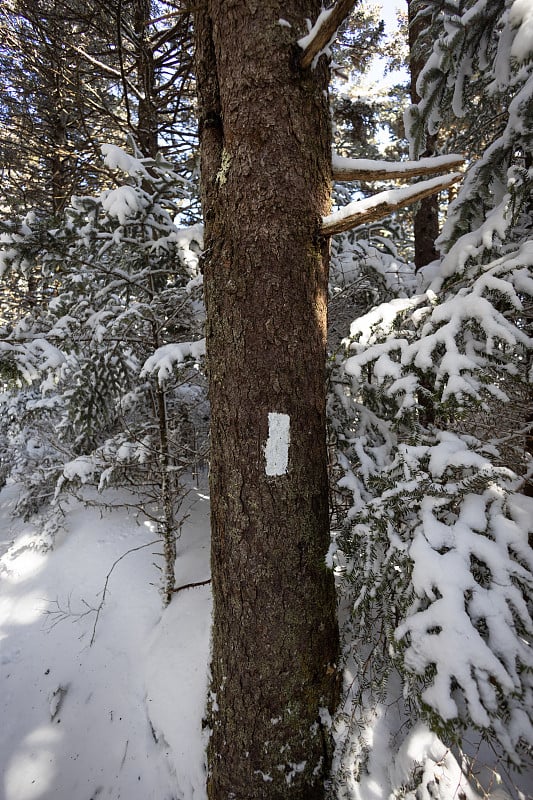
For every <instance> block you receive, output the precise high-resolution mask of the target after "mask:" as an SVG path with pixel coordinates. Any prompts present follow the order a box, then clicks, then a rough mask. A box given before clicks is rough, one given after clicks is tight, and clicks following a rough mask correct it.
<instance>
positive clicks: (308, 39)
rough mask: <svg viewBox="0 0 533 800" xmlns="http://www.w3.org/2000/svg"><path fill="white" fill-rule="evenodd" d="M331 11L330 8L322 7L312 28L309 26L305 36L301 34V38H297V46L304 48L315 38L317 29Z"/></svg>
mask: <svg viewBox="0 0 533 800" xmlns="http://www.w3.org/2000/svg"><path fill="white" fill-rule="evenodd" d="M332 11H333V9H332V8H323V9H322V11H321V12H320V14H319V15H318V17H317V19H316V22H315V24H314V25H313V27H312V28H311V27H310V30H309V33H307V34H306V35H305V36H302V37H301V39H298V46H299V47H301V48H302V50H306V49H307V48H308V47H309V45H310V44H311V42H312V41H313V39H315V38H316V35H317V33H318V31H319V30H320V28H321V27H322V26H323V25H324V23H325V22H326V20H327V19H328V18H329V17H330V16H331V12H332ZM308 24H309V22H308ZM335 35H336V32H335ZM333 38H334V37H333Z"/></svg>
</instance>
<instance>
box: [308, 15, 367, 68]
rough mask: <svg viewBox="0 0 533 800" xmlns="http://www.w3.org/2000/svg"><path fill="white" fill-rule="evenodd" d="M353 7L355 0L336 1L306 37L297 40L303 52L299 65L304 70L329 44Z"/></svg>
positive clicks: (319, 18)
mask: <svg viewBox="0 0 533 800" xmlns="http://www.w3.org/2000/svg"><path fill="white" fill-rule="evenodd" d="M354 5H355V0H338V2H337V3H336V4H335V5H334V6H333V7H332V8H328V9H325V10H324V11H322V12H321V13H320V14H319V16H318V19H317V21H316V22H315V24H314V25H313V27H312V28H311V30H310V31H309V33H308V34H307V36H303V37H302V38H301V39H299V40H298V44H299V45H300V47H301V48H302V50H303V51H304V52H303V55H302V58H301V59H300V64H301V65H302V67H303V68H304V69H307V68H308V67H310V66H311V64H312V63H313V59H314V58H316V56H318V55H319V53H320V52H321V51H322V50H324V49H325V48H326V47H328V45H329V44H331V42H332V40H333V39H334V38H335V34H336V33H337V29H338V28H339V26H340V25H341V24H342V23H343V22H344V20H345V19H346V17H347V16H348V14H349V13H350V11H351V10H352V8H353V7H354Z"/></svg>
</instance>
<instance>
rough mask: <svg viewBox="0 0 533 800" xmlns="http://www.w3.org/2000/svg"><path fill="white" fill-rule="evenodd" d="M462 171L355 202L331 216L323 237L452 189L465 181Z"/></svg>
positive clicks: (323, 231)
mask: <svg viewBox="0 0 533 800" xmlns="http://www.w3.org/2000/svg"><path fill="white" fill-rule="evenodd" d="M462 177H463V174H462V173H461V172H453V173H452V174H451V175H446V176H444V177H442V178H432V179H430V180H428V181H420V183H415V184H414V185H413V186H408V187H405V188H403V189H390V190H388V191H386V192H379V194H375V195H374V196H373V197H368V198H366V199H365V200H355V201H354V202H353V203H348V205H347V206H345V207H344V208H341V209H340V210H339V211H335V212H334V213H333V214H329V215H328V216H327V217H324V218H323V220H322V229H321V233H322V235H323V236H332V235H333V234H335V233H342V232H343V231H348V230H350V229H351V228H356V227H357V226H358V225H363V224H364V223H367V222H376V221H377V220H378V219H383V218H384V217H388V216H389V214H392V212H393V211H397V210H398V209H399V208H404V207H405V206H410V205H412V204H413V203H416V202H417V201H418V200H423V199H424V197H430V196H431V195H432V194H436V193H437V192H441V191H442V190H443V189H449V187H450V186H452V185H453V184H454V183H457V181H459V180H461V178H462Z"/></svg>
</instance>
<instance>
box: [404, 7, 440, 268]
mask: <svg viewBox="0 0 533 800" xmlns="http://www.w3.org/2000/svg"><path fill="white" fill-rule="evenodd" d="M426 2H427V0H422V1H421V2H420V1H417V0H407V17H408V22H409V72H410V78H411V82H410V87H411V92H410V93H411V102H412V103H413V105H415V104H416V103H419V102H420V95H419V94H418V92H417V90H416V82H417V80H418V76H419V75H420V73H421V71H422V68H423V67H424V65H425V63H426V53H427V49H428V48H427V46H426V47H425V46H424V44H425V43H424V38H423V37H424V31H425V28H426V20H427V17H424V16H422V15H421V13H420V12H421V11H422V8H423V4H424V3H426ZM436 151H437V148H436V137H435V136H430V135H429V134H428V135H427V137H426V150H425V152H424V153H423V154H422V155H423V156H433V155H435V153H436ZM438 235H439V196H438V194H435V195H432V196H431V197H426V198H425V199H424V200H421V201H420V204H419V206H418V209H417V211H416V213H415V216H414V237H415V268H416V269H417V270H419V269H420V268H421V267H424V266H425V265H426V264H429V263H430V262H431V261H434V260H435V259H436V258H437V257H438V253H437V251H436V249H435V240H436V238H437V236H438Z"/></svg>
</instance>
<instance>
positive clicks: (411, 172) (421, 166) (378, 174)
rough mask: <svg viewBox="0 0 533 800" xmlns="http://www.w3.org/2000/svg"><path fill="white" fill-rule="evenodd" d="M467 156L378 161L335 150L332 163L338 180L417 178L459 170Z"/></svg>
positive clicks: (455, 154) (452, 154) (455, 155)
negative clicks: (347, 154)
mask: <svg viewBox="0 0 533 800" xmlns="http://www.w3.org/2000/svg"><path fill="white" fill-rule="evenodd" d="M462 164H464V158H463V157H462V156H460V155H458V154H457V153H451V154H449V155H445V156H434V157H432V158H421V159H419V160H418V161H375V160H373V159H370V158H343V157H342V156H339V155H337V153H333V155H332V158H331V166H332V170H333V180H335V181H381V180H389V179H395V180H398V179H402V178H405V179H407V178H417V177H419V176H421V175H437V174H438V173H439V172H447V171H449V170H450V169H457V168H458V167H460V166H461V165H462Z"/></svg>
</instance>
